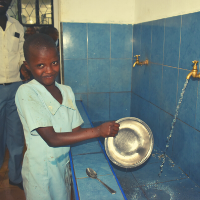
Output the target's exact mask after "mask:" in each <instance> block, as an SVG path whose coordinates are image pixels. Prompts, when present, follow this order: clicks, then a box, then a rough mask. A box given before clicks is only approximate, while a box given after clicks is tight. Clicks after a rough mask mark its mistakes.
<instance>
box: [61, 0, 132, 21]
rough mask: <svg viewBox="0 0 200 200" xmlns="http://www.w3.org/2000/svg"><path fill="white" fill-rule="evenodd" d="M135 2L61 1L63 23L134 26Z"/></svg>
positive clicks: (115, 0)
mask: <svg viewBox="0 0 200 200" xmlns="http://www.w3.org/2000/svg"><path fill="white" fill-rule="evenodd" d="M134 3H135V0H60V13H61V18H60V20H61V21H62V22H83V23H115V24H132V23H133V21H134V19H133V15H134V14H133V12H134Z"/></svg>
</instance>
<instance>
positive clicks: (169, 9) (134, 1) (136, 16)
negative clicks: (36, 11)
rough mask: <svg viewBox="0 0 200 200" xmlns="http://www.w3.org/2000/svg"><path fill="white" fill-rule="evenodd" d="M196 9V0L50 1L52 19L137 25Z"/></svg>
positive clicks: (197, 1) (56, 24)
mask: <svg viewBox="0 0 200 200" xmlns="http://www.w3.org/2000/svg"><path fill="white" fill-rule="evenodd" d="M198 11H200V1H199V0H54V22H55V27H57V28H59V23H60V21H61V22H80V23H114V24H137V23H141V22H146V21H152V20H156V19H161V18H166V17H172V16H177V15H182V14H187V13H193V12H198Z"/></svg>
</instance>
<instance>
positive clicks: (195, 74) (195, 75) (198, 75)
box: [186, 60, 200, 80]
mask: <svg viewBox="0 0 200 200" xmlns="http://www.w3.org/2000/svg"><path fill="white" fill-rule="evenodd" d="M192 62H193V63H194V65H193V69H192V71H191V72H190V73H189V74H188V75H187V77H186V79H188V80H189V79H190V77H191V76H192V77H193V78H200V73H198V74H197V72H198V69H197V63H198V62H199V61H197V60H194V61H192Z"/></svg>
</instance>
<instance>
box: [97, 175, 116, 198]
mask: <svg viewBox="0 0 200 200" xmlns="http://www.w3.org/2000/svg"><path fill="white" fill-rule="evenodd" d="M96 179H97V180H98V181H99V182H100V183H102V184H103V185H104V186H105V187H106V188H107V189H108V191H109V192H110V193H111V194H115V193H116V191H115V190H113V189H112V188H110V187H109V186H107V185H106V184H105V183H104V182H102V181H101V180H100V179H98V178H96Z"/></svg>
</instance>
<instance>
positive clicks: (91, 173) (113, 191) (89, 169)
mask: <svg viewBox="0 0 200 200" xmlns="http://www.w3.org/2000/svg"><path fill="white" fill-rule="evenodd" d="M86 174H87V175H88V176H89V177H90V178H93V179H97V180H98V181H99V182H100V183H102V184H103V185H104V186H105V187H106V188H107V189H108V191H109V192H110V193H111V194H115V193H116V191H115V190H113V189H111V188H110V187H108V186H107V185H106V184H105V183H104V182H102V181H101V180H100V179H98V178H97V173H96V172H95V171H94V170H93V169H91V168H87V169H86Z"/></svg>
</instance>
